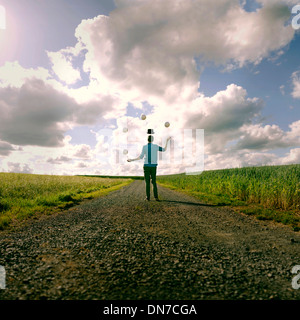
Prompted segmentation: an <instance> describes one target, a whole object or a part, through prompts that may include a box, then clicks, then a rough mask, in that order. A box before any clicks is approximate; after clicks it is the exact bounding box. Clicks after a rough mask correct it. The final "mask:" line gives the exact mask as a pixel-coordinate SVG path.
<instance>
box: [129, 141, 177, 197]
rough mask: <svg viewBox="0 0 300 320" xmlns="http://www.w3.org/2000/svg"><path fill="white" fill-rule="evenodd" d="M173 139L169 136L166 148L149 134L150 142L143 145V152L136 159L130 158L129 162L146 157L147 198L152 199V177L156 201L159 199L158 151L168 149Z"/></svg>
mask: <svg viewBox="0 0 300 320" xmlns="http://www.w3.org/2000/svg"><path fill="white" fill-rule="evenodd" d="M170 139H171V137H169V138H168V139H167V141H166V146H165V147H164V148H162V147H160V146H158V145H157V144H153V143H152V142H153V140H154V137H153V136H148V144H146V145H144V146H143V149H142V152H141V154H140V156H139V157H137V158H135V159H128V160H127V161H128V162H131V161H136V160H140V159H143V158H144V157H145V159H144V177H145V182H146V199H145V200H148V201H150V177H151V180H152V184H153V194H154V198H155V200H156V201H159V199H158V193H157V185H156V168H157V152H158V151H161V152H164V151H166V150H167V146H168V142H169V140H170Z"/></svg>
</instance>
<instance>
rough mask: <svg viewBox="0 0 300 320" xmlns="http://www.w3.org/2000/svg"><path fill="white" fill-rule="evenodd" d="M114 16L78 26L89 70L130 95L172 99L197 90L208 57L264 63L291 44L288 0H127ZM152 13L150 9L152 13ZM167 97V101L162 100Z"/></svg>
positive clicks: (226, 61)
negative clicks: (258, 1) (251, 8)
mask: <svg viewBox="0 0 300 320" xmlns="http://www.w3.org/2000/svg"><path fill="white" fill-rule="evenodd" d="M116 4H117V9H115V10H114V11H113V12H111V14H110V16H109V17H106V16H98V17H96V18H94V19H90V20H84V21H83V22H82V23H81V24H80V25H79V26H78V28H77V30H76V36H77V38H78V40H79V42H80V43H81V44H82V47H85V48H87V49H88V53H87V54H86V60H85V63H84V67H85V71H90V72H91V76H92V77H93V78H98V79H99V81H100V79H101V83H100V84H101V86H103V88H105V89H107V90H110V91H112V92H113V91H117V92H122V94H124V95H125V94H126V95H127V97H128V100H140V101H143V99H144V100H145V97H146V99H147V100H151V98H152V99H154V98H155V97H156V98H160V99H162V98H163V101H164V102H165V105H167V104H168V103H172V102H174V101H177V100H178V97H181V98H182V97H185V98H191V97H193V96H194V95H195V94H196V93H197V89H198V85H199V84H198V79H199V73H198V71H197V69H196V65H195V60H194V58H195V57H199V58H200V61H202V63H205V62H214V63H216V64H223V65H227V64H230V65H236V66H239V67H241V66H243V65H245V64H246V63H248V62H251V63H255V64H257V63H259V62H260V61H261V60H262V59H263V58H264V57H268V55H269V54H270V53H271V52H273V51H277V50H280V49H282V48H283V47H284V46H286V45H287V44H288V43H289V42H290V41H291V39H292V38H293V35H294V30H293V29H292V28H290V27H289V26H285V25H284V23H285V21H286V20H287V19H288V18H289V16H290V12H289V10H288V8H287V6H285V5H284V4H279V3H277V4H274V5H266V6H265V7H263V8H261V9H259V10H257V11H256V12H246V11H244V10H243V9H242V8H241V7H240V5H239V1H238V0H222V1H219V0H218V1H211V0H210V1H208V0H207V1H195V0H184V1H183V0H178V1H176V2H175V3H174V1H173V0H164V1H161V0H153V1H145V0H143V1H141V0H131V1H127V0H120V1H116ZM145 13H147V14H145ZM160 102H161V101H160Z"/></svg>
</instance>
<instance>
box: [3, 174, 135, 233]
mask: <svg viewBox="0 0 300 320" xmlns="http://www.w3.org/2000/svg"><path fill="white" fill-rule="evenodd" d="M130 181H131V180H129V179H109V178H96V177H94V178H92V177H78V176H49V175H31V174H18V173H0V229H4V228H5V227H7V226H8V225H10V224H11V222H14V221H20V220H22V219H25V218H27V217H30V216H32V215H36V214H37V213H50V212H53V210H56V211H57V210H59V209H64V208H67V207H71V206H73V205H75V204H78V203H79V202H80V201H82V200H83V199H91V198H94V197H97V196H99V195H101V194H104V193H106V192H108V191H110V190H113V189H115V188H118V187H121V186H123V185H124V184H127V183H129V182H130Z"/></svg>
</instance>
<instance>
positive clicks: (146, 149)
mask: <svg viewBox="0 0 300 320" xmlns="http://www.w3.org/2000/svg"><path fill="white" fill-rule="evenodd" d="M159 151H160V152H162V151H165V148H162V147H160V146H158V145H157V144H153V143H148V144H146V145H144V146H143V149H142V152H141V154H140V159H143V158H144V167H156V166H157V153H158V152H159Z"/></svg>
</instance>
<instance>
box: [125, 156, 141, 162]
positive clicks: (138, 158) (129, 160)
mask: <svg viewBox="0 0 300 320" xmlns="http://www.w3.org/2000/svg"><path fill="white" fill-rule="evenodd" d="M136 160H141V158H140V157H137V158H134V159H127V161H128V162H132V161H136Z"/></svg>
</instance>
